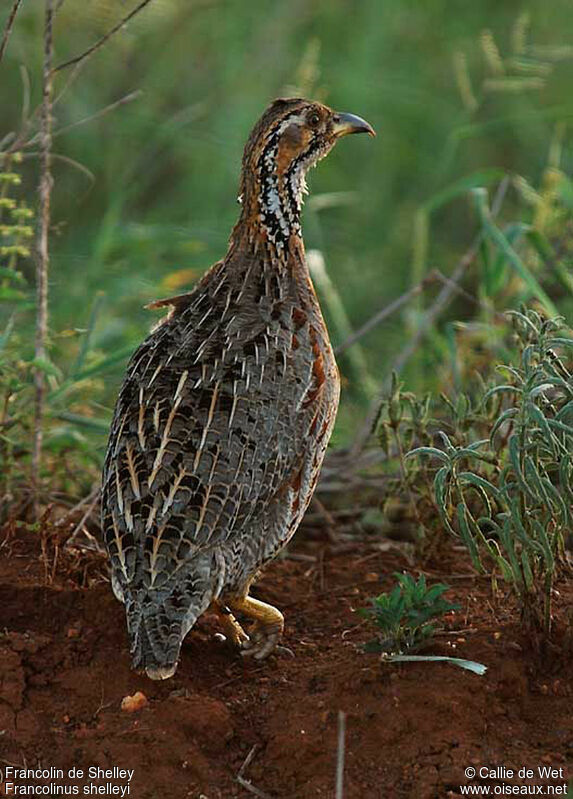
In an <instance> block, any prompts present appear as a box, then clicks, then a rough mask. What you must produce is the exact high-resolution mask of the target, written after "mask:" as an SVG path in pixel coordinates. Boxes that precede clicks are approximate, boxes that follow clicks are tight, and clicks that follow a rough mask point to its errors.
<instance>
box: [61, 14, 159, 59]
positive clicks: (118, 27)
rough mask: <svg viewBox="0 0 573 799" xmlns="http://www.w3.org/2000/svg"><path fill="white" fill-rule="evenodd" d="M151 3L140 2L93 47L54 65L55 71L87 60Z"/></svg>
mask: <svg viewBox="0 0 573 799" xmlns="http://www.w3.org/2000/svg"><path fill="white" fill-rule="evenodd" d="M149 3H151V0H142V2H141V3H139V5H137V6H136V7H135V8H134V9H133V11H130V12H129V14H128V15H127V16H126V17H124V18H123V19H122V20H121V21H120V22H118V23H117V25H114V27H113V28H112V29H111V30H110V31H108V32H107V33H106V34H104V35H103V36H102V37H101V39H98V40H97V42H96V43H95V44H92V46H91V47H88V49H87V50H85V51H84V52H83V53H80V54H79V55H77V56H74V58H70V59H69V60H68V61H64V62H63V63H62V64H58V66H57V67H54V70H53V71H54V72H59V71H60V70H62V69H66V68H67V67H71V66H73V65H74V64H79V63H80V61H85V59H86V58H89V57H90V56H91V55H93V54H94V53H95V52H96V50H99V49H100V47H103V45H104V44H105V43H106V42H107V41H108V40H109V39H111V37H112V36H113V35H114V34H115V33H117V32H118V31H119V30H121V29H122V28H123V26H124V25H125V24H127V23H128V22H129V21H130V20H131V19H133V17H135V15H136V14H139V12H140V11H142V10H143V9H144V8H145V6H148V5H149Z"/></svg>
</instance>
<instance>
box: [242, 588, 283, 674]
mask: <svg viewBox="0 0 573 799" xmlns="http://www.w3.org/2000/svg"><path fill="white" fill-rule="evenodd" d="M229 607H230V608H231V610H232V611H234V612H235V613H242V614H243V615H244V616H247V618H249V619H252V620H253V622H254V624H253V626H252V628H251V630H249V636H248V638H247V640H246V641H243V642H242V643H241V644H240V647H241V654H242V655H248V656H250V655H252V656H253V657H254V658H255V659H256V660H263V659H264V658H266V657H267V656H268V655H270V653H271V652H272V651H273V649H274V648H275V647H276V645H277V644H278V642H279V641H280V639H281V636H282V634H283V628H284V617H283V614H282V613H281V612H280V610H277V609H276V608H273V606H272V605H267V604H266V602H261V601H260V599H253V598H252V597H250V596H245V597H242V598H241V599H232V600H229Z"/></svg>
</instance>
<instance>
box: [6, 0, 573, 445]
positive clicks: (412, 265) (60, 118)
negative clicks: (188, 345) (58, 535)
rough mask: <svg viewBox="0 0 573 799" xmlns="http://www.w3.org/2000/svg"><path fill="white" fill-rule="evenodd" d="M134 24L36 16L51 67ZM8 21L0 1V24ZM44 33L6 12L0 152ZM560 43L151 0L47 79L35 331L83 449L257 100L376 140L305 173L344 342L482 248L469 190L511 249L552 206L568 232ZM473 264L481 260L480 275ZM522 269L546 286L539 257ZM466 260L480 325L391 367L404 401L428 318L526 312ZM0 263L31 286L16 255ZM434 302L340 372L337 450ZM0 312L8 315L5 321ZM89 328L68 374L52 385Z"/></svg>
mask: <svg viewBox="0 0 573 799" xmlns="http://www.w3.org/2000/svg"><path fill="white" fill-rule="evenodd" d="M135 5H136V4H135V2H133V3H131V4H128V3H127V2H123V1H120V0H114V1H112V0H98V2H95V3H85V2H79V0H66V2H64V3H63V5H62V6H61V8H60V10H59V11H58V15H57V23H56V28H55V53H56V63H61V62H63V61H65V60H66V59H68V58H71V57H73V56H74V55H76V54H78V53H80V52H82V51H83V50H84V49H85V48H86V47H88V46H89V45H90V44H92V43H93V42H94V41H96V40H97V39H98V38H99V37H100V36H101V35H103V34H104V33H105V32H106V31H107V30H109V29H110V28H111V27H112V26H113V25H114V24H115V23H116V22H117V21H118V20H119V19H121V17H122V16H124V15H125V14H127V13H128V12H129V10H130V9H131V8H133V7H134V6H135ZM10 6H11V3H9V2H8V0H2V4H1V6H0V25H3V22H4V18H5V17H6V16H7V13H8V11H9V7H10ZM42 24H43V3H40V2H26V0H24V3H23V5H22V8H21V11H20V13H19V15H18V18H17V21H16V25H15V28H14V33H13V35H12V38H11V40H10V42H9V46H8V49H7V52H6V55H5V58H4V61H3V62H2V64H1V65H0V76H1V77H0V81H1V82H0V96H1V109H2V110H1V114H0V139H2V137H3V136H4V135H5V134H8V133H9V132H10V131H17V130H18V129H19V127H20V125H21V119H22V114H23V113H24V114H26V113H28V112H27V109H28V108H30V109H34V108H35V106H36V105H37V103H38V102H39V100H40V98H41V58H42ZM572 31H573V6H572V5H571V2H570V0H561V2H559V1H558V0H550V1H548V0H544V2H541V0H534V1H533V2H530V3H522V2H515V1H514V0H504V2H499V0H495V1H494V0H482V1H481V2H474V3H470V2H459V1H456V0H424V2H422V1H421V0H419V1H418V2H417V1H416V0H409V1H406V0H388V2H382V0H355V1H354V2H351V1H350V0H290V2H282V0H281V1H280V2H269V1H268V0H251V2H249V3H244V2H234V1H233V2H217V0H179V1H177V0H152V2H151V3H150V5H149V6H148V7H146V8H145V9H144V10H143V11H142V13H141V14H139V15H138V16H137V17H135V18H134V20H133V21H132V22H130V23H129V24H128V25H127V27H126V28H125V29H124V30H123V31H121V32H120V33H118V34H117V35H115V36H114V37H113V38H112V39H111V40H110V42H109V43H108V44H107V45H106V46H105V47H103V48H102V49H101V50H100V51H99V52H97V53H95V54H94V55H93V57H92V58H90V59H89V60H88V61H86V62H85V63H84V64H83V65H82V68H81V69H80V70H78V71H77V73H74V70H73V69H66V70H62V71H61V72H59V73H58V75H57V78H56V92H55V93H56V97H57V98H58V99H57V102H56V105H55V109H54V113H55V130H56V131H57V132H58V133H57V135H56V137H55V139H54V152H55V154H56V158H55V161H54V178H55V184H54V191H53V235H52V239H51V274H50V322H51V335H52V339H51V354H52V358H53V360H54V362H55V363H56V364H57V367H58V370H59V373H56V372H55V373H54V376H53V377H52V383H51V386H52V390H53V392H55V393H56V396H57V397H58V402H59V403H60V405H59V409H60V412H61V413H63V414H64V415H65V413H68V414H69V413H74V414H77V415H78V416H83V417H85V418H93V419H95V420H99V422H98V424H99V427H98V426H97V425H94V426H95V427H96V428H97V439H96V441H97V448H98V450H99V451H100V452H101V450H102V449H103V446H104V444H105V435H104V430H105V425H106V423H107V420H109V416H110V412H111V408H112V406H113V402H114V399H115V395H116V392H117V389H118V385H119V381H120V379H121V376H122V371H123V367H124V365H125V358H126V353H127V351H128V350H129V349H131V348H135V347H136V346H137V344H138V343H139V342H140V341H141V339H142V338H143V337H144V335H145V333H146V331H147V330H148V328H149V326H150V324H152V323H153V321H154V319H155V315H154V314H153V313H152V312H149V311H145V310H143V306H144V304H145V303H147V302H149V301H151V300H152V299H154V298H157V297H160V296H166V295H169V294H175V293H180V292H182V291H184V290H186V288H187V287H190V286H192V285H193V283H194V282H195V281H196V279H197V278H198V277H199V276H200V275H201V274H202V272H203V271H204V270H205V269H206V268H208V267H209V266H210V265H211V264H212V263H213V262H215V261H216V260H218V259H219V258H221V257H222V256H223V255H224V253H225V249H226V243H227V239H228V236H229V233H230V230H231V227H232V225H233V223H234V221H235V219H236V216H237V204H236V194H237V185H238V175H239V166H240V158H241V153H242V148H243V145H244V142H245V139H246V137H247V135H248V133H249V131H250V128H251V127H252V125H253V123H254V122H255V121H256V119H257V117H258V116H259V115H260V114H261V112H262V111H263V109H264V108H265V106H266V105H267V103H268V102H269V101H270V100H271V99H273V98H274V97H276V96H277V95H284V94H299V93H302V94H304V95H308V96H312V97H314V98H317V99H320V100H322V101H324V102H326V103H328V104H329V105H331V106H333V107H334V108H336V109H339V110H344V111H350V112H353V113H356V114H359V115H360V116H363V117H364V118H365V119H367V120H368V121H369V122H370V123H371V124H372V125H373V126H374V127H375V128H376V130H377V131H378V134H379V135H378V138H377V139H375V140H371V139H367V138H366V137H364V138H363V137H352V138H351V139H348V140H344V141H343V142H342V143H340V144H339V145H338V146H337V148H336V150H335V151H334V152H333V153H332V154H331V155H330V157H329V158H328V159H327V160H326V161H324V162H322V163H321V164H320V165H319V167H318V169H317V170H316V171H314V172H313V173H312V174H311V175H310V180H309V185H310V189H311V196H310V198H309V199H308V200H307V204H306V207H305V211H304V235H305V242H306V246H307V249H318V250H320V251H321V252H322V254H323V257H324V259H325V263H326V267H327V270H328V274H329V276H330V279H331V281H332V284H333V286H334V289H335V291H336V292H337V294H338V295H339V298H340V299H341V301H342V305H343V307H344V311H345V313H346V315H347V317H348V321H349V325H350V326H351V327H352V328H354V329H357V328H359V327H360V326H361V325H362V324H363V323H364V322H365V321H366V320H367V319H368V318H369V317H371V316H372V315H373V314H374V313H375V312H376V311H378V310H380V309H381V308H383V307H384V306H385V305H386V304H388V303H389V302H390V301H391V300H393V299H395V298H396V297H397V296H398V295H400V294H401V293H402V292H404V291H405V290H407V289H408V288H409V287H410V286H412V285H414V284H415V283H416V282H417V281H419V279H420V278H421V277H423V276H424V275H425V274H427V273H428V272H429V271H430V270H431V269H439V270H440V271H441V272H443V273H444V274H446V275H448V274H451V273H452V271H453V270H454V268H455V265H456V264H457V263H458V262H459V259H460V258H461V257H462V255H463V253H464V252H465V251H466V250H467V248H468V247H469V246H470V244H471V242H472V240H473V238H474V237H475V235H476V233H477V232H478V229H479V220H478V217H477V215H476V213H475V209H474V204H473V202H472V199H471V197H470V196H469V190H470V189H471V188H472V187H478V186H483V187H486V188H487V189H488V191H489V194H490V199H491V197H492V196H493V194H494V192H495V190H496V188H497V186H498V185H499V183H500V181H501V179H502V177H503V176H504V175H508V176H509V182H508V185H507V191H506V195H505V201H504V205H503V210H502V214H501V217H500V221H499V224H500V228H501V229H505V230H506V233H507V236H508V237H509V239H511V237H512V236H513V233H512V231H514V230H515V229H514V228H512V227H511V225H514V226H515V224H516V220H519V223H520V224H533V225H536V226H537V227H538V229H539V230H541V231H542V232H543V234H544V235H545V234H547V236H548V237H550V234H551V230H550V229H548V228H547V226H548V225H549V224H550V221H551V219H552V218H553V217H552V216H551V214H552V213H553V212H554V211H555V205H556V202H557V200H558V204H559V212H560V214H561V216H562V217H563V216H565V217H567V218H568V217H569V215H570V205H571V203H570V200H571V197H573V192H571V186H570V184H569V183H568V180H567V175H568V174H569V173H570V172H571V167H572V163H571V162H572V156H573V151H572V148H571V134H570V122H571V120H572V118H573V96H572V92H571V86H572V84H573V81H572V78H573V75H572V69H573V36H572ZM72 77H73V80H71V81H70V79H71V78H72ZM138 91H140V92H141V94H139V95H138V96H137V97H136V98H134V99H132V100H131V101H129V102H125V103H123V104H121V105H120V106H119V107H117V108H115V109H114V110H110V111H109V112H106V113H104V114H102V115H101V116H98V117H97V118H95V119H93V120H91V121H86V122H85V123H83V124H79V125H76V124H75V123H78V122H81V121H82V120H85V119H86V118H89V117H91V116H92V115H96V114H98V112H99V111H100V110H101V109H105V108H106V107H107V106H108V105H109V104H111V103H115V102H116V101H119V100H121V99H122V98H124V97H125V96H126V95H130V94H131V93H132V92H138ZM67 126H73V127H70V129H69V130H66V127H67ZM60 129H63V130H62V132H61V133H59V130H60ZM33 130H34V123H33V124H32V132H33ZM0 149H1V148H0ZM36 151H37V142H36V143H34V142H32V143H31V144H30V146H28V147H27V148H25V149H24V150H23V151H22V152H23V153H24V156H25V158H24V161H23V162H22V165H21V167H20V169H21V172H22V178H23V182H22V186H21V187H19V189H18V191H19V192H20V193H21V194H22V195H23V196H26V197H27V198H28V201H29V203H30V204H31V205H34V203H35V190H36V185H37V180H38V162H37V158H36V156H35V155H34V153H35V152H36ZM555 175H557V176H558V181H557V183H556V182H555V180H553V182H552V176H553V177H555ZM557 184H558V192H557V193H558V194H559V197H558V198H557V200H556V199H555V198H556V196H557V195H556V189H555V186H556V185H557ZM568 192H570V194H568ZM544 214H545V216H544ZM548 220H549V221H548ZM504 226H505V228H504ZM507 226H509V227H507ZM544 226H545V227H544ZM518 232H519V231H518ZM491 246H492V249H491V252H490V253H489V254H487V253H482V255H483V257H484V259H486V260H487V258H495V257H497V254H496V250H495V247H494V245H493V244H492V245H491ZM515 246H516V248H519V246H521V245H520V243H519V240H518V236H516V238H515ZM520 257H523V258H524V263H525V264H526V265H527V268H528V269H531V271H532V273H536V274H538V276H539V279H540V280H541V279H543V280H545V274H544V267H543V264H542V263H540V262H539V260H535V257H537V256H535V257H534V256H533V255H531V257H529V256H528V255H527V253H526V252H525V251H524V252H523V253H522V256H520ZM528 258H529V260H527V259H528ZM486 260H484V263H483V264H482V265H480V263H479V260H478V261H477V262H476V264H475V267H472V269H471V270H470V272H469V273H468V278H467V279H466V280H465V282H464V287H465V289H466V290H467V291H468V292H470V293H472V294H473V295H475V296H476V297H477V298H478V299H480V301H481V302H482V306H481V309H480V310H478V311H476V306H475V305H474V304H472V303H470V302H468V300H467V299H464V298H463V297H462V298H459V299H456V301H455V303H454V304H453V306H452V307H451V308H450V309H449V311H448V314H447V315H446V316H444V317H442V318H440V320H438V322H437V323H436V325H435V326H433V327H432V329H431V330H430V334H429V335H428V336H426V337H425V338H424V341H423V346H420V347H419V348H417V350H416V353H415V356H414V357H413V358H412V359H411V360H410V361H409V362H408V379H409V380H410V381H411V383H412V384H415V385H416V386H417V387H418V388H426V387H432V386H434V387H435V383H436V374H437V373H438V371H437V367H438V366H439V365H440V363H441V362H442V361H443V359H444V358H445V357H446V356H447V353H448V352H449V349H448V346H449V345H448V330H447V324H446V323H447V320H448V318H451V319H453V318H457V319H468V320H469V319H475V318H477V317H479V316H480V315H482V316H483V315H484V314H485V318H487V312H488V311H487V309H488V308H489V309H495V308H498V309H504V308H505V307H507V305H508V304H516V303H517V302H518V301H519V300H520V299H528V298H529V297H531V287H529V288H528V286H527V284H526V283H524V282H522V281H521V282H520V281H518V282H517V283H516V282H515V280H512V279H511V274H510V273H509V272H508V273H507V274H506V275H504V276H503V279H502V280H501V281H497V283H496V284H495V286H494V287H493V288H492V287H491V286H490V287H489V289H488V286H487V285H485V287H484V279H483V269H484V268H486ZM19 268H20V270H21V271H22V272H23V273H24V276H25V277H26V278H27V279H28V280H29V282H30V283H33V263H32V260H31V259H30V260H24V261H21V262H20V264H19ZM480 270H482V271H480ZM565 282H566V281H565ZM562 283H563V280H562V281H561V283H559V281H558V280H554V281H553V282H551V280H549V284H548V285H546V286H545V288H546V291H548V292H549V293H550V295H551V296H552V298H553V299H554V301H555V303H556V304H557V305H558V307H559V309H560V310H561V311H562V312H564V313H565V314H566V315H569V312H570V310H571V299H570V297H571V294H570V292H569V293H568V292H567V291H565V290H564V289H563V287H562ZM437 290H438V289H437V288H434V289H432V288H430V289H429V291H428V292H427V293H424V294H423V295H422V296H421V297H419V298H418V299H417V300H416V301H415V302H413V303H410V304H409V305H408V306H407V307H406V308H405V309H403V310H402V311H401V312H400V313H399V314H397V315H395V316H393V317H392V318H390V319H389V320H388V321H387V322H385V323H384V324H383V325H382V326H380V327H378V328H377V329H376V330H374V331H372V332H371V333H370V334H368V336H366V337H364V338H363V339H362V340H361V345H360V349H357V348H354V349H353V350H349V351H348V353H349V354H348V355H344V356H342V357H341V359H340V365H341V370H342V373H343V376H344V378H345V387H344V397H343V405H342V408H341V414H340V418H339V424H338V428H337V435H336V438H335V440H336V441H337V442H338V443H344V442H347V441H348V440H349V437H350V436H351V435H352V433H353V431H354V430H355V428H356V425H357V420H358V419H359V418H360V416H364V414H365V412H366V408H367V405H368V401H369V399H370V398H371V396H372V394H373V393H374V392H375V390H376V387H380V386H381V385H382V384H383V382H384V380H385V379H386V378H387V377H388V374H389V369H390V368H391V365H392V363H393V359H394V358H395V356H396V355H397V354H398V353H399V352H400V350H401V349H402V348H403V347H404V346H406V345H407V344H408V342H409V341H410V340H411V337H412V335H414V334H415V331H416V328H417V325H418V324H419V321H420V314H421V313H422V312H423V310H424V308H426V307H428V306H429V305H430V304H431V302H432V300H433V298H434V297H435V295H436V293H437ZM323 301H324V302H325V304H326V306H327V307H326V315H327V317H329V321H330V326H331V332H332V337H333V339H334V342H335V344H339V343H340V342H341V341H342V339H343V338H344V336H345V335H346V333H345V330H344V321H342V322H341V320H340V319H339V318H338V317H339V314H337V312H336V308H335V307H333V303H332V298H324V297H323ZM94 303H95V305H94ZM484 309H485V310H484ZM12 312H13V308H12V306H11V304H10V302H9V301H5V302H4V303H3V304H2V310H1V313H2V315H3V320H4V322H5V320H6V319H7V318H8V317H9V316H10V314H12ZM90 318H91V322H90ZM32 323H33V313H32V311H31V310H26V309H25V308H23V309H20V310H18V312H17V325H18V326H19V328H18V329H19V330H20V331H23V330H25V331H27V333H26V335H23V334H22V333H21V332H20V334H19V335H20V342H21V347H22V351H23V352H24V351H25V350H26V348H28V349H29V350H30V351H31V349H32ZM86 329H89V330H90V339H89V347H87V348H85V349H86V350H87V351H86V352H84V353H83V354H82V355H81V363H82V370H83V371H82V372H81V374H82V375H83V376H84V378H85V379H84V380H83V381H82V380H79V381H76V382H75V384H74V385H73V386H72V387H69V386H68V388H67V389H66V390H62V386H64V388H65V386H66V383H65V378H66V375H68V376H69V375H70V374H72V371H73V369H72V368H71V366H70V365H72V366H73V364H74V362H77V358H78V353H80V352H81V351H82V347H83V345H84V344H85V336H86V334H85V332H82V331H85V330H86ZM29 354H30V353H28V355H29ZM101 363H104V368H103V369H100V370H99V371H98V369H97V368H94V369H93V371H92V373H91V374H89V373H86V372H87V370H88V368H89V367H90V366H92V367H95V366H97V364H101ZM58 374H59V376H58ZM94 381H95V382H94ZM58 392H59V393H58Z"/></svg>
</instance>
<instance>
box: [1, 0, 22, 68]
mask: <svg viewBox="0 0 573 799" xmlns="http://www.w3.org/2000/svg"><path fill="white" fill-rule="evenodd" d="M21 5H22V0H14V3H13V4H12V9H11V10H10V13H9V14H8V19H7V20H6V25H5V27H4V33H3V34H2V41H1V42H0V61H2V58H3V56H4V53H5V52H6V47H7V46H8V39H9V38H10V34H11V33H12V28H13V27H14V22H15V20H16V14H17V13H18V9H19V8H20V6H21Z"/></svg>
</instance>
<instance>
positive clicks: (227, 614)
mask: <svg viewBox="0 0 573 799" xmlns="http://www.w3.org/2000/svg"><path fill="white" fill-rule="evenodd" d="M212 610H213V611H214V612H215V613H216V614H217V616H218V617H219V620H220V622H221V626H222V627H223V630H224V631H225V637H226V638H228V639H229V641H231V643H232V644H234V646H236V647H237V648H238V649H242V648H243V646H245V645H246V644H247V643H248V641H249V636H248V635H247V633H246V632H245V631H244V630H243V628H242V627H241V625H240V624H239V622H238V621H237V619H236V618H235V617H234V616H233V614H232V612H231V611H230V609H229V608H228V607H227V605H225V604H223V603H222V602H218V601H217V602H213V605H212Z"/></svg>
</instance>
